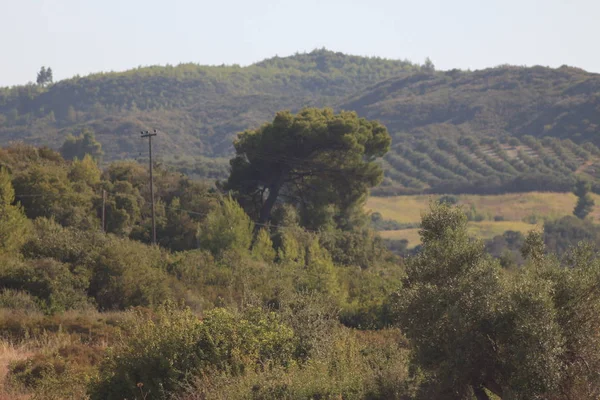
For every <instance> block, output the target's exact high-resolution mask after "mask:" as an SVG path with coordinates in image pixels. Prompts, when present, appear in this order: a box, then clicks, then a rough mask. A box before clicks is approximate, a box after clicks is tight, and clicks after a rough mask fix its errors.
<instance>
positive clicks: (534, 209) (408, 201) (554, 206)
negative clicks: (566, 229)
mask: <svg viewBox="0 0 600 400" xmlns="http://www.w3.org/2000/svg"><path fill="white" fill-rule="evenodd" d="M439 197H440V195H417V196H395V197H371V198H369V200H368V201H367V205H366V208H367V210H369V211H372V212H375V211H378V212H380V213H381V215H382V216H383V218H385V219H393V220H395V221H398V222H400V223H415V222H416V223H418V222H420V221H421V214H422V213H423V212H425V211H427V209H428V208H429V202H430V201H434V200H436V199H439ZM456 197H457V198H458V200H459V205H463V206H465V207H466V208H467V209H468V208H470V207H471V206H475V209H476V210H477V212H478V213H481V214H485V215H486V216H487V218H488V219H490V220H493V219H494V217H495V216H501V217H503V218H504V221H500V222H506V221H522V220H523V218H526V217H530V216H537V217H541V218H558V217H562V216H565V215H571V214H572V212H573V208H575V203H576V201H577V200H576V199H577V198H576V197H575V195H574V194H572V193H553V192H529V193H509V194H502V195H485V196H481V195H456ZM592 197H593V199H594V201H595V202H596V206H595V207H594V211H592V213H591V214H590V216H591V217H593V218H594V219H595V220H600V196H599V195H596V194H592ZM490 222H491V221H490Z"/></svg>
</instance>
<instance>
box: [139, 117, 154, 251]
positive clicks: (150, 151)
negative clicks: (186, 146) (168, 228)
mask: <svg viewBox="0 0 600 400" xmlns="http://www.w3.org/2000/svg"><path fill="white" fill-rule="evenodd" d="M141 135H142V136H141V137H142V138H148V152H149V155H150V203H151V204H152V244H153V245H156V220H155V219H154V218H155V217H154V183H153V179H152V136H156V129H154V132H153V133H150V132H148V131H145V132H144V131H142V132H141Z"/></svg>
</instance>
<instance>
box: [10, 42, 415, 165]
mask: <svg viewBox="0 0 600 400" xmlns="http://www.w3.org/2000/svg"><path fill="white" fill-rule="evenodd" d="M419 68H420V67H419V66H417V65H413V64H412V63H410V62H408V61H392V60H384V59H379V58H364V57H355V56H346V55H344V54H341V53H334V52H331V51H326V50H315V51H313V52H311V53H308V54H297V55H295V56H292V57H286V58H280V57H275V58H271V59H268V60H264V61H262V62H259V63H257V64H254V65H251V66H248V67H240V66H235V65H234V66H220V67H219V66H215V67H208V66H200V65H194V64H182V65H178V66H166V67H144V68H138V69H135V70H131V71H126V72H122V73H101V74H95V75H90V76H86V77H75V78H72V79H68V80H63V81H60V82H57V83H55V84H53V85H49V86H48V87H42V86H39V85H37V86H36V85H27V86H18V87H13V88H4V89H0V144H7V143H8V142H9V141H11V140H24V141H27V142H30V143H35V144H44V145H50V146H52V147H53V148H58V147H59V146H60V145H61V144H62V142H63V141H64V138H65V136H66V135H67V134H68V133H73V134H78V133H79V131H80V130H81V129H82V128H83V127H84V126H87V127H89V128H92V129H93V130H95V131H96V133H97V136H98V139H99V140H100V142H101V143H102V145H103V147H104V149H105V152H106V155H107V157H108V158H109V159H122V158H134V157H137V156H138V154H139V152H140V149H142V148H143V147H141V144H140V140H139V138H138V137H137V133H138V132H139V131H140V130H141V129H148V128H157V129H159V130H160V131H161V136H160V137H159V138H157V151H158V153H157V154H159V155H161V156H162V157H163V158H164V159H165V160H168V161H177V160H181V158H187V159H188V163H191V164H194V157H197V156H199V155H202V156H212V157H215V156H224V155H225V156H227V155H229V154H230V153H231V151H232V146H231V142H232V139H233V138H234V136H235V134H236V133H237V132H239V131H243V130H245V129H247V128H251V127H256V126H258V125H260V124H261V123H262V122H263V121H264V120H267V119H269V118H270V117H271V116H272V115H273V114H275V112H277V111H279V110H281V109H286V108H287V109H292V110H298V109H300V108H301V107H304V106H307V105H314V106H324V105H334V104H335V103H337V102H338V101H339V100H341V99H342V98H345V97H346V96H349V95H351V94H353V93H355V92H356V91H357V90H360V89H363V88H365V87H367V86H369V85H372V84H375V83H377V82H378V81H380V80H383V79H387V78H391V77H393V76H398V75H402V74H406V73H409V72H410V71H414V70H418V69H419Z"/></svg>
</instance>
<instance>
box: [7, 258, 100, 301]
mask: <svg viewBox="0 0 600 400" xmlns="http://www.w3.org/2000/svg"><path fill="white" fill-rule="evenodd" d="M88 284H89V276H88V274H87V271H86V270H85V269H82V268H75V269H73V271H71V270H70V269H69V266H68V265H67V264H63V263H61V262H58V261H55V260H53V259H50V258H45V259H38V260H29V261H25V262H23V261H19V260H16V259H13V260H6V261H5V262H3V263H1V264H0V287H4V288H8V289H14V290H20V291H25V292H27V293H29V294H30V295H32V296H34V297H36V298H38V299H39V301H40V304H41V305H42V308H43V309H44V310H45V311H47V312H50V313H53V312H57V311H64V310H68V309H76V308H82V307H86V306H87V305H88V304H89V303H88V299H87V295H86V290H87V287H88Z"/></svg>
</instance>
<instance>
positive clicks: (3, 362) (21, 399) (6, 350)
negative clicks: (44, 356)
mask: <svg viewBox="0 0 600 400" xmlns="http://www.w3.org/2000/svg"><path fill="white" fill-rule="evenodd" d="M33 354H34V353H33V351H31V349H29V346H27V345H24V344H22V345H15V344H13V343H10V342H8V341H5V340H2V341H0V400H9V399H14V400H25V399H29V398H30V396H29V395H27V394H23V393H15V392H14V391H13V390H12V389H10V388H8V387H7V385H6V376H7V374H8V367H9V365H10V364H11V363H13V362H15V361H20V360H24V359H26V358H28V357H30V356H32V355H33Z"/></svg>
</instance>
